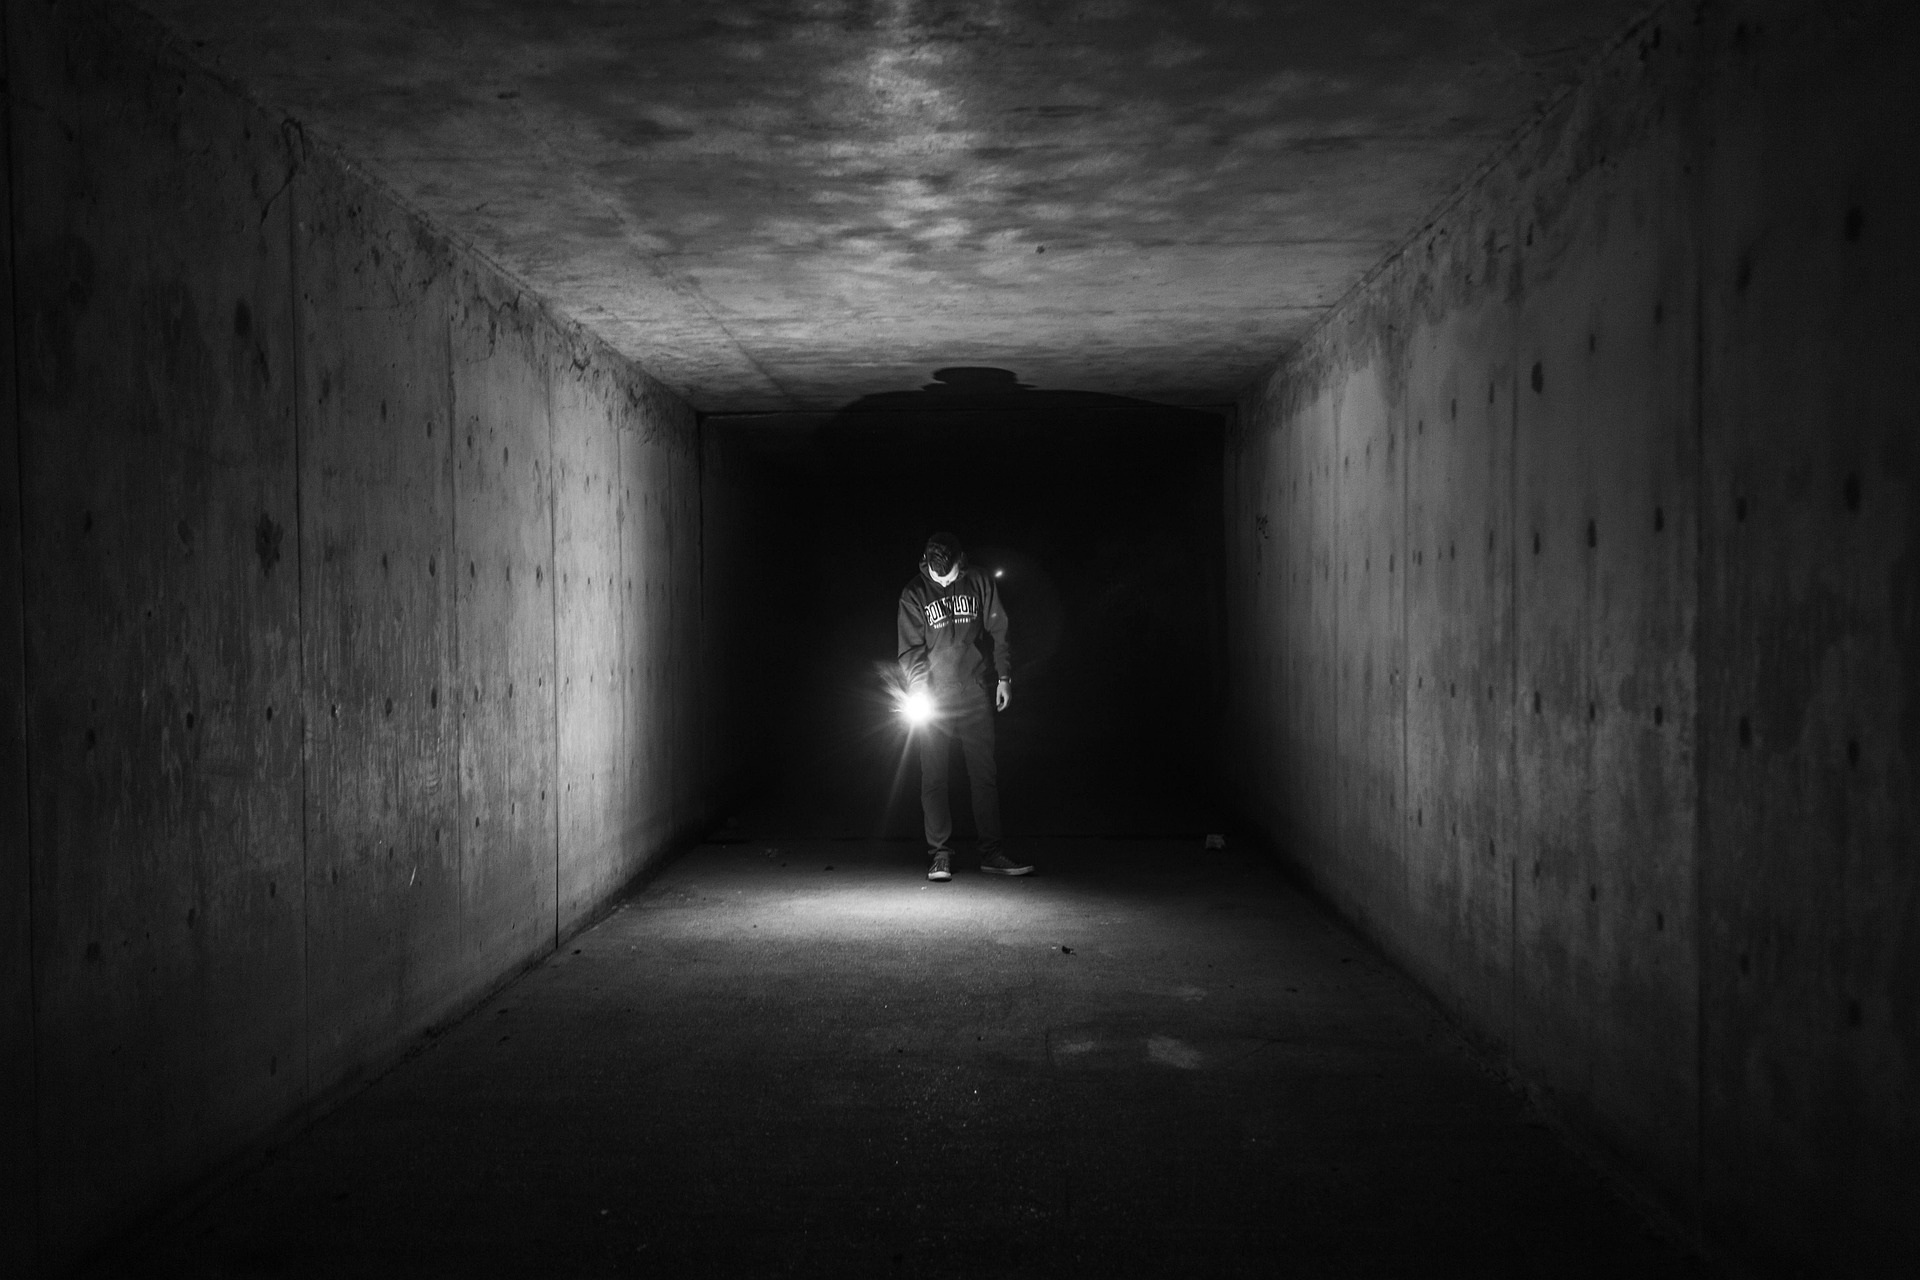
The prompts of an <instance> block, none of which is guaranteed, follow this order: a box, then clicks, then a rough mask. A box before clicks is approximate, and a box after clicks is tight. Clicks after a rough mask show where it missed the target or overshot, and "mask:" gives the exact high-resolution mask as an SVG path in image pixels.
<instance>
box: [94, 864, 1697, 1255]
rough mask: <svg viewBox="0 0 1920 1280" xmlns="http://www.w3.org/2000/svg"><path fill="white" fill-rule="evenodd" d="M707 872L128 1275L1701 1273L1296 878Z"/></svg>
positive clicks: (1227, 870)
mask: <svg viewBox="0 0 1920 1280" xmlns="http://www.w3.org/2000/svg"><path fill="white" fill-rule="evenodd" d="M1032 852H1033V853H1034V854H1035V856H1036V858H1037V860H1038V861H1039V863H1040V868H1041V873H1040V874H1039V875H1037V876H1035V877H1033V878H1031V879H1026V880H1006V879H1000V878H996V877H989V876H984V875H981V874H979V873H978V872H977V871H973V870H972V869H971V868H968V867H964V866H963V867H962V868H961V869H960V871H959V873H958V875H957V877H956V879H955V880H954V881H953V882H952V883H951V884H946V885H929V884H928V883H927V882H926V881H925V880H924V879H923V878H922V877H921V874H920V872H921V865H922V864H921V857H920V851H919V848H918V846H917V844H915V843H908V842H903V843H894V844H884V843H872V844H861V843H848V842H832V843H802V844H797V845H768V844H747V845H737V846H732V847H728V848H720V847H715V846H704V847H701V848H700V849H698V850H696V851H694V852H693V853H691V854H689V855H688V856H686V857H684V858H682V859H680V860H678V861H676V862H675V863H674V864H673V865H672V866H671V867H669V868H668V869H667V870H666V871H665V872H664V873H663V874H662V875H661V876H660V877H659V878H658V879H656V880H654V881H653V882H652V883H651V884H650V885H649V886H648V887H647V888H646V890H645V891H643V892H642V893H640V894H638V895H637V896H635V897H634V898H632V899H630V900H629V901H628V902H626V903H625V904H624V905H623V906H622V908H621V909H620V910H619V911H618V912H617V913H616V914H614V915H613V916H611V917H610V918H608V919H607V920H605V921H603V922H602V923H601V924H599V925H598V926H596V927H595V928H593V929H592V930H590V931H588V932H586V933H584V934H582V935H580V936H579V937H577V938H576V939H574V940H573V942H572V943H570V944H569V946H568V947H567V948H565V949H564V951H563V952H562V953H561V954H560V955H557V956H555V957H554V958H553V959H552V960H550V961H549V962H548V963H547V964H545V965H542V966H541V967H539V968H538V969H535V970H533V971H532V972H530V973H528V974H526V975H525V976H524V977H522V978H521V979H520V980H519V981H517V982H516V983H515V984H513V985H512V986H511V987H509V988H507V989H506V990H504V991H502V992H501V993H500V994H499V995H498V996H496V997H495V998H494V999H492V1000H490V1001H489V1002H487V1003H486V1004H485V1005H483V1006H482V1007H481V1008H480V1009H479V1010H478V1011H476V1012H475V1013H474V1014H473V1015H472V1016H471V1017H469V1018H467V1019H466V1020H465V1021H464V1022H462V1023H461V1024H460V1025H459V1026H457V1027H455V1028H453V1029H451V1030H450V1031H449V1032H448V1033H447V1034H446V1035H445V1036H443V1037H442V1038H441V1039H440V1040H439V1041H438V1043H436V1044H435V1046H434V1047H433V1048H432V1050H431V1051H429V1052H428V1053H426V1054H424V1055H422V1056H420V1057H419V1058H416V1059H415V1060H413V1061H411V1062H409V1063H407V1064H405V1065H404V1066H402V1067H400V1068H399V1069H398V1070H396V1071H394V1072H393V1073H392V1074H390V1075H388V1076H387V1077H386V1078H384V1079H383V1080H381V1081H380V1082H379V1083H377V1084H376V1085H375V1086H374V1087H373V1088H372V1089H370V1090H369V1091H367V1092H366V1093H365V1094H363V1095H361V1096H360V1097H358V1098H356V1099H354V1100H353V1101H352V1102H350V1103H348V1104H346V1105H344V1106H342V1107H341V1108H340V1109H339V1110H337V1111H336V1112H334V1113H333V1114H332V1115H330V1116H329V1117H327V1118H326V1119H325V1120H323V1121H322V1122H320V1123H319V1124H318V1125H316V1126H315V1127H314V1128H313V1129H312V1130H311V1131H310V1132H308V1133H306V1134H305V1135H303V1136H301V1137H300V1138H299V1139H298V1140H296V1141H294V1142H292V1143H289V1144H288V1145H287V1146H286V1147H284V1148H283V1149H282V1150H280V1151H278V1152H277V1153H275V1154H274V1155H273V1156H272V1157H271V1158H270V1159H269V1160H267V1161H266V1162H264V1163H263V1164H261V1165H260V1166H258V1167H257V1168H256V1169H255V1170H253V1171H250V1172H249V1173H248V1174H247V1175H246V1176H245V1177H243V1178H241V1179H239V1180H237V1181H236V1182H235V1183H234V1184H233V1185H232V1186H231V1187H230V1188H229V1189H227V1190H226V1191H225V1192H223V1193H222V1194H221V1195H219V1196H218V1197H216V1198H213V1199H211V1200H210V1201H209V1202H207V1203H205V1204H204V1205H202V1206H200V1207H198V1208H196V1209H195V1210H194V1211H193V1212H191V1213H189V1214H184V1215H181V1216H179V1217H177V1218H175V1219H174V1220H172V1221H170V1222H168V1223H167V1224H165V1226H164V1227H163V1228H162V1229H160V1230H157V1231H154V1232H151V1233H148V1234H146V1235H144V1236H142V1237H140V1238H137V1239H136V1240H134V1241H132V1242H131V1243H130V1244H129V1246H128V1247H126V1248H125V1249H123V1250H120V1251H119V1252H118V1253H117V1255H116V1256H115V1257H114V1258H113V1259H112V1260H111V1261H110V1263H109V1264H108V1265H105V1266H103V1267H101V1268H100V1269H99V1270H98V1272H97V1274H98V1275H99V1276H101V1277H102V1278H103V1280H104V1278H105V1277H119V1276H146V1275H167V1276H197V1275H205V1276H228V1275H236V1274H241V1275H259V1274H272V1275H280V1276H314V1277H319V1276H360V1275H364V1276H423V1275H490V1276H549V1275H630V1274H631V1275H641V1274H646V1275H652V1274H661V1275H700V1276H706V1275H712V1276H737V1275H770V1274H778V1275H807V1276H845V1275H918V1276H980V1275H996V1276H1090V1277H1091V1276H1113V1275H1125V1276H1136V1275H1137V1276H1147V1275H1151V1276H1184V1275H1191V1276H1265V1275H1272V1274H1275V1272H1276V1270H1284V1271H1285V1272H1286V1273H1287V1274H1290V1275H1303V1276H1377V1275H1484V1276H1515V1277H1519V1276H1540V1275H1555V1276H1595V1277H1601V1276H1606V1277H1612V1276H1621V1275H1635V1276H1639V1275H1646V1276H1685V1275H1694V1274H1698V1273H1699V1269H1698V1266H1697V1264H1696V1263H1695V1262H1694V1261H1693V1260H1692V1259H1690V1258H1689V1257H1687V1256H1686V1254H1685V1252H1684V1250H1683V1249H1681V1248H1679V1247H1676V1246H1675V1245H1674V1244H1673V1243H1671V1242H1670V1241H1668V1240H1665V1239H1663V1238H1661V1237H1659V1236H1657V1235H1654V1234H1653V1233H1651V1232H1650V1231H1649V1230H1648V1229H1647V1227H1646V1225H1645V1223H1644V1221H1643V1220H1641V1219H1640V1218H1639V1217H1638V1215H1636V1214H1635V1213H1634V1212H1633V1211H1632V1210H1631V1209H1630V1208H1628V1206H1627V1205H1626V1204H1625V1203H1624V1202H1622V1201H1621V1200H1619V1199H1618V1198H1616V1196H1614V1195H1613V1194H1612V1193H1610V1192H1609V1191H1608V1190H1606V1189H1605V1188H1604V1187H1603V1186H1601V1185H1600V1183H1599V1182H1598V1180H1597V1179H1596V1178H1595V1177H1594V1176H1593V1175H1592V1173H1591V1172H1590V1171H1589V1170H1588V1169H1587V1168H1586V1167H1585V1166H1583V1165H1582V1164H1580V1163H1579V1162H1578V1161H1577V1160H1576V1159H1574V1158H1573V1157H1572V1156H1571V1155H1570V1154H1569V1153H1568V1152H1567V1151H1566V1149H1565V1147H1564V1146H1563V1145H1562V1144H1561V1143H1560V1142H1559V1141H1558V1140H1557V1139H1556V1138H1555V1136H1554V1135H1553V1134H1552V1133H1551V1132H1550V1131H1548V1130H1547V1129H1546V1128H1544V1127H1543V1126H1541V1125H1540V1123H1539V1120H1538V1118H1537V1117H1536V1116H1535V1115H1533V1114H1532V1113H1531V1112H1530V1111H1529V1109H1528V1108H1527V1107H1526V1106H1525V1105H1524V1103H1523V1101H1522V1100H1521V1099H1520V1098H1519V1097H1518V1096H1516V1095H1515V1094H1514V1093H1513V1092H1512V1091H1511V1090H1509V1089H1508V1088H1505V1087H1503V1085H1502V1084H1501V1083H1500V1082H1499V1081H1498V1080H1496V1079H1494V1078H1493V1077H1491V1076H1490V1075H1489V1074H1488V1073H1486V1072H1485V1071H1484V1070H1483V1069H1481V1068H1480V1067H1478V1066H1477V1065H1476V1064H1475V1062H1474V1061H1473V1060H1472V1059H1471V1058H1470V1057H1469V1056H1468V1055H1467V1054H1466V1053H1465V1052H1463V1050H1462V1046H1461V1045H1460V1043H1459V1041H1458V1040H1457V1039H1456V1038H1455V1037H1454V1036H1453V1035H1452V1034H1451V1033H1450V1032H1449V1030H1448V1029H1447V1028H1446V1027H1445V1026H1444V1024H1443V1023H1442V1022H1441V1021H1440V1019H1439V1017H1438V1016H1437V1013H1436V1011H1435V1010H1434V1009H1433V1007H1432V1006H1431V1005H1429V1004H1427V1003H1426V1002H1425V1001H1423V1000H1422V999H1420V997H1419V996H1418V995H1417V994H1416V993H1415V992H1414V991H1413V989H1412V988H1411V986H1410V985H1409V984H1408V983H1407V982H1406V980H1405V979H1404V978H1403V977H1401V976H1400V975H1398V974H1396V973H1395V972H1394V971H1393V970H1392V969H1391V968H1390V967H1388V966H1387V965H1386V964H1384V963H1383V962H1382V961H1381V960H1380V959H1379V958H1378V957H1377V956H1376V955H1374V954H1373V953H1371V952H1370V951H1369V950H1368V949H1367V948H1366V947H1365V946H1364V945H1363V944H1360V943H1359V942H1357V941H1356V940H1355V939H1354V938H1353V937H1352V936H1351V935H1350V934H1348V933H1347V932H1346V931H1344V930H1343V929H1341V928H1340V927H1338V926H1336V925H1334V924H1333V923H1332V922H1331V921H1330V920H1329V919H1328V918H1327V917H1326V916H1325V915H1324V914H1323V913H1322V912H1321V911H1320V910H1319V909H1317V908H1316V907H1314V906H1313V905H1312V904H1310V903H1309V902H1308V900H1307V899H1305V898H1304V897H1303V896H1302V895H1301V894H1300V893H1299V892H1298V891H1297V890H1294V889H1291V888H1289V887H1288V886H1287V885H1286V884H1285V883H1284V882H1283V881H1282V880H1281V879H1280V878H1279V876H1278V874H1277V872H1276V869H1275V868H1274V866H1273V864H1272V863H1271V862H1270V861H1269V860H1267V859H1265V858H1264V857H1260V856H1258V855H1256V854H1252V853H1246V852H1232V851H1229V852H1225V853H1205V852H1202V851H1201V850H1200V849H1199V848H1198V847H1197V842H1192V841H1180V842H1178V843H1171V842H1164V841H1162V842H1144V841H1135V842H1122V841H1091V840H1087V841H1072V840H1053V841H1044V842H1038V843H1036V844H1035V845H1034V846H1033V847H1032Z"/></svg>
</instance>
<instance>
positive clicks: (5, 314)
mask: <svg viewBox="0 0 1920 1280" xmlns="http://www.w3.org/2000/svg"><path fill="white" fill-rule="evenodd" d="M3 37H4V24H0V38H3ZM5 56H6V50H5V47H4V45H3V44H0V58H4V57H5ZM10 106H11V103H10V100H9V99H8V98H7V97H6V96H5V95H0V138H10V137H11V136H12V131H11V128H10V126H9V124H8V113H9V108H10ZM12 176H13V175H12V166H11V165H5V164H0V289H4V291H5V292H4V293H0V297H4V298H6V299H7V305H5V306H0V1150H4V1151H31V1150H33V1143H34V1132H33V1126H34V1120H33V1115H34V1086H33V1058H34V1054H33V911H32V908H31V905H30V900H31V896H32V887H33V869H32V863H31V862H30V861H29V859H28V857H27V706H26V695H27V683H26V645H25V641H26V635H25V625H26V620H25V614H24V610H23V609H22V600H21V590H20V588H21V585H22V584H21V577H20V535H21V524H20V515H21V513H20V498H21V493H20V429H19V418H18V416H17V413H16V410H17V408H18V405H19V399H18V395H17V389H16V387H15V385H14V379H15V374H16V372H17V369H16V365H15V362H14V361H13V360H11V359H9V358H6V356H5V354H4V353H9V352H12V351H13V349H14V320H13V306H12V299H13V192H12ZM3 1165H4V1167H0V1271H5V1272H7V1273H8V1274H10V1275H25V1274H30V1273H31V1271H32V1270H33V1268H34V1267H35V1266H36V1265H37V1264H36V1261H35V1257H34V1255H35V1252H36V1251H35V1240H34V1221H33V1212H32V1205H33V1186H34V1177H35V1169H34V1166H33V1162H32V1161H30V1160H8V1161H5V1162H3Z"/></svg>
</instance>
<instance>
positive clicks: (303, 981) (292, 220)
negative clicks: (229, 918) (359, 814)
mask: <svg viewBox="0 0 1920 1280" xmlns="http://www.w3.org/2000/svg"><path fill="white" fill-rule="evenodd" d="M281 133H282V135H283V136H285V137H286V139H287V149H288V151H289V153H290V154H289V159H290V161H291V164H290V166H289V168H290V170H291V171H290V172H289V174H288V176H287V281H288V285H289V288H288V290H287V293H288V301H287V308H288V313H289V314H288V318H289V320H290V322H291V325H292V332H291V333H290V334H289V337H290V338H291V340H292V344H293V359H292V361H291V362H290V363H291V364H292V366H293V559H294V604H293V607H294V626H295V629H296V640H295V644H296V645H297V647H298V650H299V664H300V666H299V674H298V677H297V678H298V680H299V683H300V1033H301V1042H302V1043H301V1048H302V1051H303V1052H302V1058H303V1063H302V1067H301V1093H302V1095H303V1096H302V1098H301V1105H303V1106H305V1105H307V1104H308V1103H310V1102H311V1101H312V1099H313V905H312V902H313V886H312V867H311V862H312V854H313V834H312V824H313V813H312V808H313V791H312V786H311V782H310V779H309V765H310V763H311V756H312V738H313V726H312V723H311V720H310V718H309V715H308V712H309V711H310V709H311V708H310V704H309V694H310V693H311V692H312V690H311V688H310V687H309V683H308V667H307V557H306V548H305V547H304V546H303V545H302V544H303V542H304V539H305V534H306V514H305V513H306V503H305V501H304V494H305V479H306V472H305V469H304V467H305V462H304V457H305V455H304V452H303V450H302V449H301V447H300V446H301V437H302V434H303V431H304V429H305V426H306V423H305V418H306V415H305V414H304V413H302V412H301V408H302V401H301V397H302V396H303V395H304V394H305V386H306V383H305V380H304V379H303V378H302V377H301V372H302V370H303V369H304V368H305V365H306V327H305V326H304V325H302V324H301V323H300V217H299V208H300V193H299V190H298V188H297V187H296V185H295V183H296V182H297V180H298V179H299V177H300V175H301V168H302V165H301V162H302V160H303V159H304V157H303V155H302V154H301V152H302V151H303V150H304V147H305V143H306V134H305V131H304V130H302V129H301V128H300V125H299V123H298V122H297V121H295V120H293V119H291V118H288V119H287V120H286V121H285V122H284V123H283V125H282V126H281Z"/></svg>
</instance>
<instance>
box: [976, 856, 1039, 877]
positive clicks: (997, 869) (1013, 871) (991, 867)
mask: <svg viewBox="0 0 1920 1280" xmlns="http://www.w3.org/2000/svg"><path fill="white" fill-rule="evenodd" d="M980 869H981V870H982V871H984V872H986V873H987V874H988V875H990V876H1024V875H1030V874H1031V873H1032V872H1033V864H1032V863H1031V862H1015V861H1014V860H1013V859H1012V858H1009V857H1008V856H1007V855H1006V854H1004V853H996V854H994V855H993V856H992V857H991V858H988V859H986V860H985V861H983V862H982V863H981V864H980Z"/></svg>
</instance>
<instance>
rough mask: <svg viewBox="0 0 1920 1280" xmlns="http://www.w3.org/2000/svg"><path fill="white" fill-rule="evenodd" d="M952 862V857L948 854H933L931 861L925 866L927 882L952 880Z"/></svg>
mask: <svg viewBox="0 0 1920 1280" xmlns="http://www.w3.org/2000/svg"><path fill="white" fill-rule="evenodd" d="M952 861H953V859H952V855H950V854H945V853H936V854H934V855H933V861H932V862H930V863H928V864H927V879H929V880H951V879H953V867H952V865H951V863H952Z"/></svg>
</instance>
